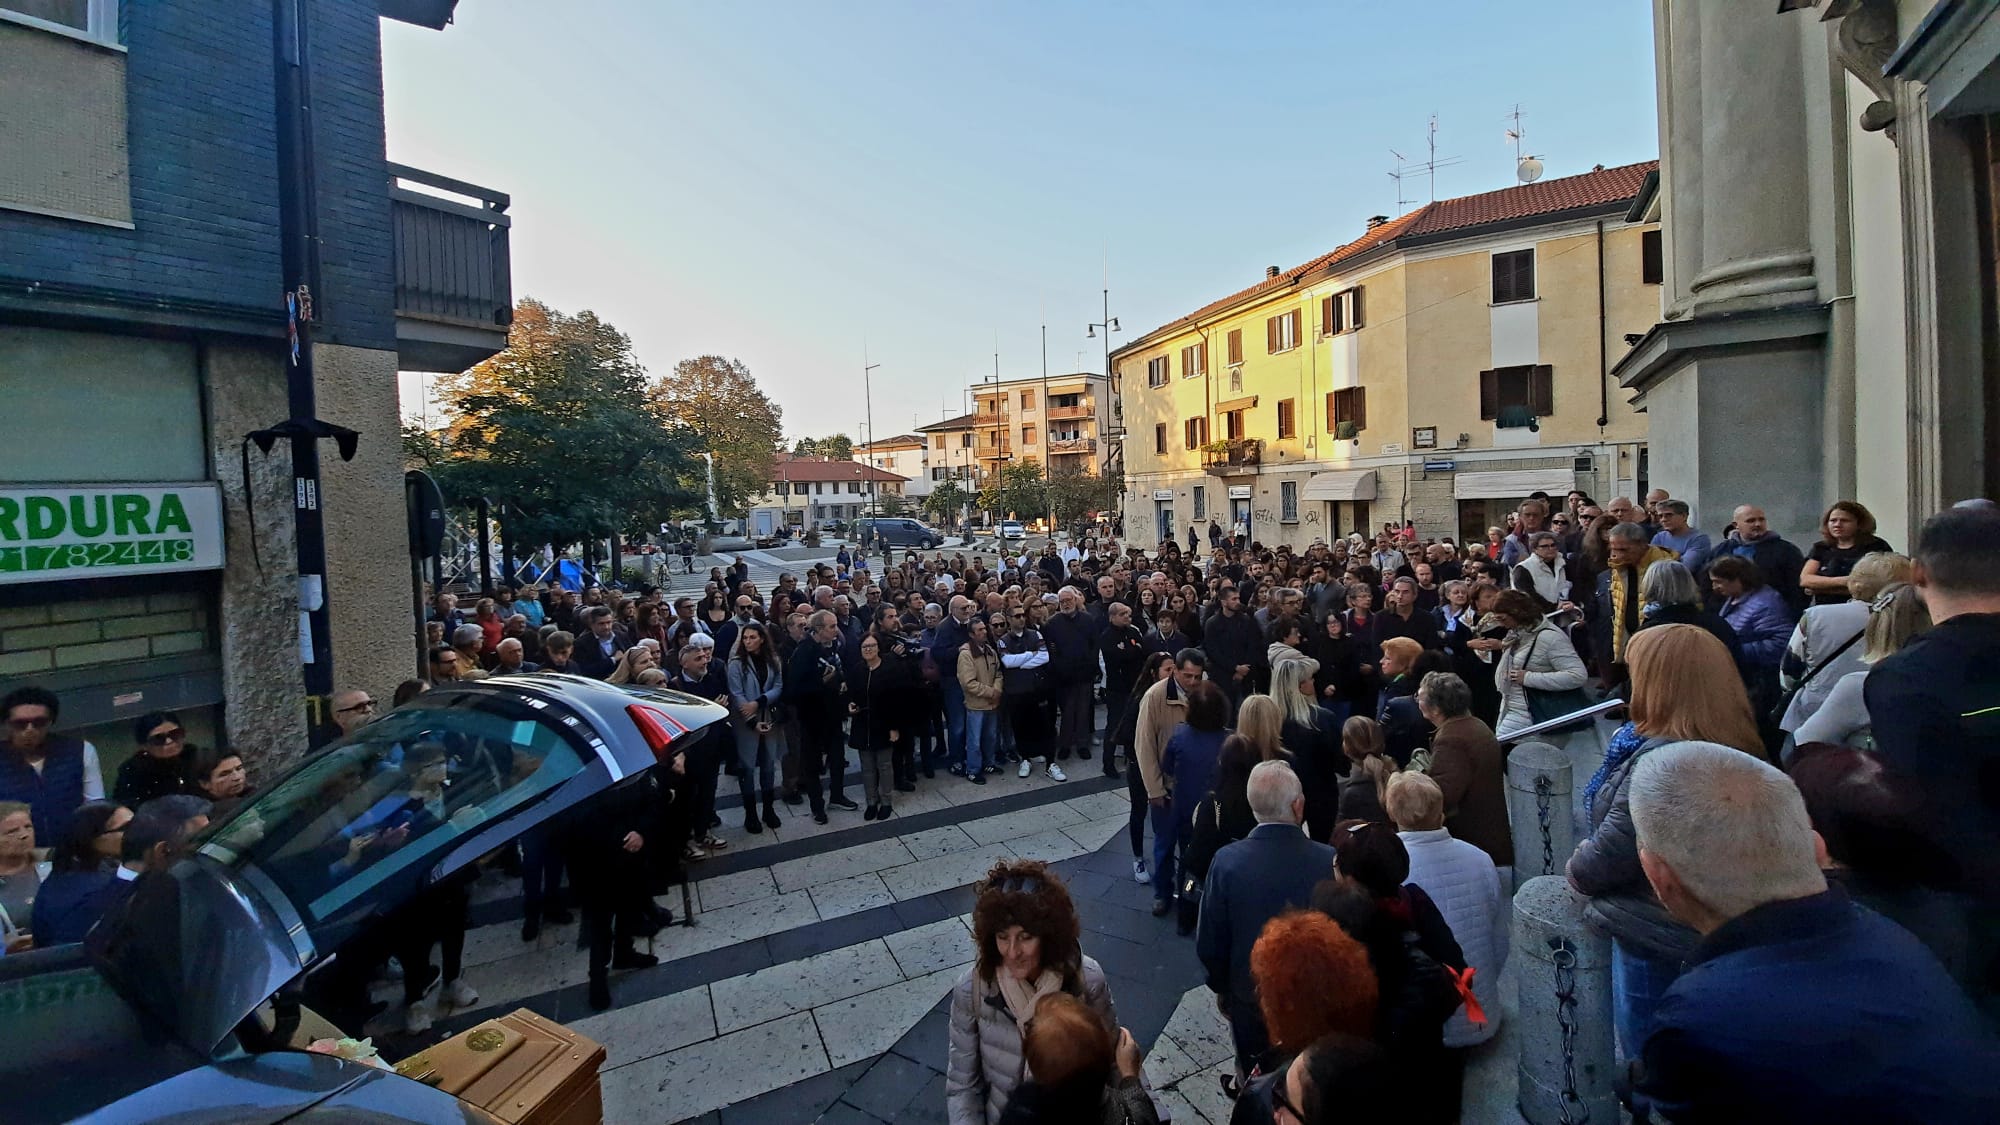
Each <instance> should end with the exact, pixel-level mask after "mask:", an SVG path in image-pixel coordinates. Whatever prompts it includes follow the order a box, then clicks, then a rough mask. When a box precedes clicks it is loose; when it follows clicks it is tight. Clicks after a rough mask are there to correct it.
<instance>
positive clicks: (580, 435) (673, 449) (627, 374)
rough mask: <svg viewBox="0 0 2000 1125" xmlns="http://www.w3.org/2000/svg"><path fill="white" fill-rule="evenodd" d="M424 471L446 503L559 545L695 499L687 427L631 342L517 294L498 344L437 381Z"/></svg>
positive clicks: (692, 440)
mask: <svg viewBox="0 0 2000 1125" xmlns="http://www.w3.org/2000/svg"><path fill="white" fill-rule="evenodd" d="M441 392H442V394H441V397H442V400H443V405H444V406H445V408H446V410H447V412H448V414H449V416H450V419H451V420H450V422H449V424H448V425H447V426H446V427H445V428H444V429H443V431H441V440H440V441H439V443H438V445H439V447H438V448H437V449H436V450H435V451H434V453H433V454H432V455H433V456H434V457H435V460H433V461H432V466H431V471H432V474H433V475H434V476H436V478H437V481H438V486H439V487H440V488H441V489H442V490H443V491H444V494H445V496H446V498H447V499H448V500H450V501H452V502H454V503H464V502H470V501H471V499H472V498H474V497H479V496H484V497H485V498H487V499H488V500H491V501H493V502H494V503H495V504H496V505H498V504H505V505H508V506H509V507H510V508H511V509H512V511H513V512H515V513H517V514H516V515H515V517H514V518H515V525H514V527H513V529H512V531H513V535H514V538H515V541H516V542H522V543H536V542H549V543H554V544H557V545H564V544H569V543H573V542H577V541H580V540H583V539H588V538H595V537H597V536H600V535H608V534H612V533H615V532H624V531H630V530H631V529H633V528H635V527H640V526H646V525H649V524H655V523H657V521H658V520H659V519H661V518H664V517H665V515H666V514H667V513H669V512H671V511H673V510H675V509H679V508H687V507H692V506H695V505H698V504H700V503H701V485H700V480H699V478H698V477H697V476H695V475H694V474H695V472H696V470H695V468H694V467H695V466H699V465H700V464H701V461H700V458H699V457H698V455H697V453H698V446H697V444H696V442H697V439H696V436H695V435H694V434H693V433H692V432H691V431H689V430H687V429H685V428H682V427H680V426H678V425H676V424H673V423H670V422H669V420H668V419H667V418H666V416H665V415H664V413H663V412H662V411H661V410H660V408H659V406H658V405H657V404H656V403H655V402H654V400H653V395H652V388H651V387H650V386H649V385H648V381H647V378H646V372H645V369H644V368H643V367H641V366H640V365H639V362H638V360H637V359H636V358H635V357H634V356H633V354H632V341H631V340H630V339H629V338H627V337H626V335H625V334H624V333H622V332H620V331H618V330H617V329H616V328H614V327H612V326H611V325H609V324H607V323H605V322H604V321H602V320H600V319H598V317H597V314H595V313H592V312H588V311H586V312H581V313H576V314H574V315H571V314H568V313H563V312H559V311H557V310H555V309H552V308H549V307H548V306H547V305H544V304H542V303H541V302H539V301H536V300H533V299H529V298H524V299H523V300H522V301H521V302H520V303H519V304H518V305H517V306H516V307H515V310H514V323H513V326H512V328H510V329H509V331H508V334H507V348H506V350H505V351H502V352H501V353H500V354H498V355H496V356H494V357H492V358H491V359H488V360H486V361H485V362H483V363H481V364H479V365H478V366H477V367H474V368H472V369H471V370H469V371H467V372H465V373H464V374H462V375H459V376H456V377H454V378H452V379H449V380H446V381H445V382H444V383H443V384H442V387H441Z"/></svg>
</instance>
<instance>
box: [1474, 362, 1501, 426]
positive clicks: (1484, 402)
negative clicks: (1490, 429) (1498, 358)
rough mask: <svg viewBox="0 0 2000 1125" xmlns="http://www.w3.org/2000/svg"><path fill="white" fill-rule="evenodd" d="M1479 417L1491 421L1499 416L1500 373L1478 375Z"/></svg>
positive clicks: (1485, 372)
mask: <svg viewBox="0 0 2000 1125" xmlns="http://www.w3.org/2000/svg"><path fill="white" fill-rule="evenodd" d="M1479 416H1480V417H1481V418H1482V419H1485V420H1487V421H1489V422H1490V421H1492V420H1493V419H1495V418H1498V417H1499V416H1500V373H1499V372H1498V371H1494V370H1491V369H1489V370H1486V371H1481V372H1480V373H1479Z"/></svg>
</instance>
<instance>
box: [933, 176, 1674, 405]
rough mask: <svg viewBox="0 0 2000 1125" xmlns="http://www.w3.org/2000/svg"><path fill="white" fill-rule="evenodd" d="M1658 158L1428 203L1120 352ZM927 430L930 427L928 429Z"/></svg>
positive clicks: (1558, 199)
mask: <svg viewBox="0 0 2000 1125" xmlns="http://www.w3.org/2000/svg"><path fill="white" fill-rule="evenodd" d="M1659 166H1660V162H1659V161H1657V160H1646V161H1642V162H1640V163H1638V164H1626V165H1623V166H1621V167H1618V168H1605V169H1603V170H1601V171H1590V172H1585V173H1583V174H1582V175H1579V176H1563V177H1561V178H1559V179H1554V180H1546V181H1543V182H1540V183H1533V184H1520V185H1517V186H1515V187H1510V188H1501V189H1500V190H1499V191H1489V192H1482V193H1481V194H1479V195H1466V196H1460V197H1459V198H1457V199H1442V200H1438V201H1437V202H1435V203H1426V204H1424V205H1423V206H1422V207H1419V208H1417V209H1416V210H1414V211H1411V212H1410V213H1409V214H1406V215H1401V216H1399V217H1397V218H1394V219H1390V220H1389V221H1388V222H1385V223H1381V224H1379V225H1377V226H1374V227H1370V228H1369V229H1368V230H1367V231H1365V232H1363V233H1362V235H1361V237H1360V238H1357V239H1355V240H1354V241H1352V242H1350V243H1348V244H1346V245H1345V246H1341V247H1339V248H1337V249H1335V250H1333V251H1332V252H1331V253H1327V254H1322V255H1320V256H1319V257H1317V258H1314V259H1313V260H1312V261H1310V262H1307V263H1305V264H1304V265H1300V266H1294V267H1292V268H1291V269H1288V270H1285V271H1284V272H1282V273H1280V274H1278V276H1276V277H1267V278H1265V279H1264V280H1263V281H1260V282H1258V283H1257V284H1255V285H1252V286H1250V287H1249V288H1247V289H1239V290H1237V291H1236V292H1234V293H1231V294H1230V295H1229V296H1227V297H1224V298H1222V299H1221V300H1218V301H1210V302H1209V303H1208V304H1206V305H1203V306H1202V307H1200V308H1198V309H1196V310H1195V311H1193V312H1191V313H1189V314H1187V315H1186V316H1183V317H1181V318H1180V319H1178V320H1171V321H1168V322H1167V323H1165V324H1163V325H1161V326H1160V327H1158V328H1155V329H1153V330H1152V331H1151V332H1148V333H1146V334H1145V335H1143V336H1141V337H1139V339H1138V340H1135V341H1134V342H1133V343H1131V344H1127V345H1126V346H1125V347H1124V348H1120V349H1119V350H1120V351H1126V350H1129V349H1131V348H1134V347H1138V346H1139V345H1140V344H1142V343H1144V342H1145V341H1146V340H1149V339H1151V338H1152V337H1154V336H1156V335H1159V334H1160V333H1162V332H1168V331H1172V330H1175V329H1179V328H1183V327H1186V326H1187V325H1189V324H1192V323H1195V322H1196V321H1200V320H1204V319H1206V318H1207V317H1208V316H1209V315H1211V314H1213V313H1217V312H1220V311H1222V310H1223V309H1227V308H1230V307H1232V306H1235V305H1238V304H1240V303H1242V302H1244V301H1246V300H1249V299H1250V298H1253V297H1257V296H1261V295H1263V294H1265V293H1269V292H1276V291H1279V290H1283V289H1289V288H1291V287H1293V286H1295V285H1297V284H1298V283H1299V281H1300V280H1301V279H1303V278H1306V277H1309V276H1311V275H1313V274H1315V273H1318V272H1320V271H1323V270H1325V269H1326V268H1327V267H1329V266H1334V265H1338V264H1339V263H1341V262H1344V261H1347V260H1349V259H1351V258H1356V257H1359V256H1360V255H1361V254H1364V253H1366V252H1367V251H1369V250H1373V249H1374V248H1376V247H1377V246H1380V245H1382V244H1383V243H1385V242H1389V241H1391V240H1393V239H1396V238H1401V237H1402V236H1404V235H1412V236H1414V235H1431V234H1442V233H1445V232H1448V231H1455V230H1464V229H1467V228H1471V227H1479V226H1485V225H1486V224H1488V223H1499V222H1506V221H1507V220H1510V219H1525V218H1531V217H1533V216H1536V215H1551V214H1556V213H1558V212H1562V211H1571V210H1575V209H1577V208H1580V207H1594V206H1599V205H1601V204H1607V203H1616V202H1620V201H1622V200H1629V199H1632V198H1633V197H1634V196H1636V195H1638V194H1639V186H1640V184H1642V183H1643V182H1645V179H1646V174H1647V173H1648V172H1652V171H1655V170H1657V169H1658V168H1659ZM925 428H926V429H928V428H931V427H925Z"/></svg>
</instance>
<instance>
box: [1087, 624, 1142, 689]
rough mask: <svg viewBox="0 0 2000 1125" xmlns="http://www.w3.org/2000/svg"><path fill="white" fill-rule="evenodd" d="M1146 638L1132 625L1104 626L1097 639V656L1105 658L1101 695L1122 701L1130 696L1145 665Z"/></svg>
mask: <svg viewBox="0 0 2000 1125" xmlns="http://www.w3.org/2000/svg"><path fill="white" fill-rule="evenodd" d="M1146 651H1147V649H1146V638H1145V635H1144V634H1142V633H1140V632H1139V630H1138V629H1137V628H1136V627H1134V626H1131V625H1127V626H1125V627H1124V628H1123V629H1120V628H1118V627H1117V626H1114V625H1106V626H1105V627H1104V632H1102V633H1100V634H1098V637H1097V654H1098V655H1099V656H1101V657H1103V658H1104V694H1105V696H1106V697H1107V698H1117V699H1122V698H1124V697H1126V696H1129V695H1131V694H1132V685H1134V684H1136V683H1138V682H1139V673H1140V672H1141V671H1142V670H1143V669H1144V665H1145V662H1146Z"/></svg>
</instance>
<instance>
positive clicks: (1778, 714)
mask: <svg viewBox="0 0 2000 1125" xmlns="http://www.w3.org/2000/svg"><path fill="white" fill-rule="evenodd" d="M1867 633H1868V629H1867V627H1866V626H1863V627H1862V628H1861V630H1860V631H1858V632H1856V633H1855V634H1854V635H1853V636H1851V637H1849V638H1847V639H1846V640H1845V641H1842V642H1841V643H1840V647H1839V648H1837V649H1834V650H1833V651H1832V652H1830V653H1827V655H1826V659H1824V660H1822V661H1820V662H1819V663H1818V664H1815V665H1813V666H1812V667H1810V668H1808V669H1806V674H1805V675H1803V676H1800V677H1799V682H1798V683H1796V684H1793V685H1792V687H1791V690H1789V691H1781V692H1779V693H1778V701H1777V703H1776V704H1774V705H1773V706H1772V707H1771V713H1770V715H1769V719H1770V721H1771V722H1773V723H1782V722H1784V721H1785V712H1787V711H1790V710H1791V709H1792V700H1793V699H1796V698H1797V697H1798V694H1799V693H1800V692H1802V691H1804V690H1806V685H1807V684H1809V683H1812V682H1813V677H1814V676H1817V675H1819V674H1820V673H1821V672H1824V671H1826V669H1827V667H1828V666H1829V665H1831V664H1832V663H1833V662H1834V661H1836V660H1839V659H1840V654H1841V653H1843V652H1846V651H1847V650H1848V649H1850V648H1853V647H1854V643H1855V642H1856V641H1858V640H1860V639H1861V638H1862V637H1863V636H1866V635H1867Z"/></svg>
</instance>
